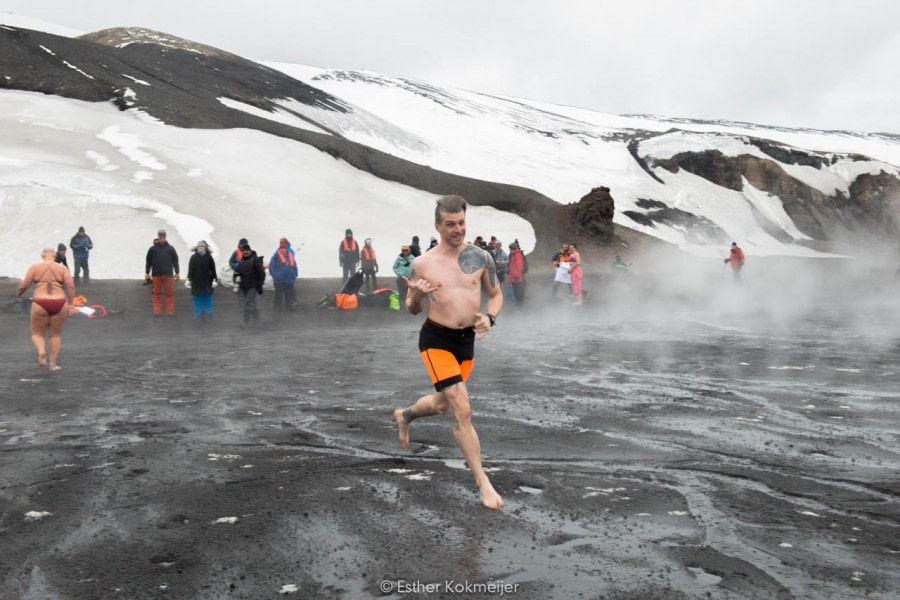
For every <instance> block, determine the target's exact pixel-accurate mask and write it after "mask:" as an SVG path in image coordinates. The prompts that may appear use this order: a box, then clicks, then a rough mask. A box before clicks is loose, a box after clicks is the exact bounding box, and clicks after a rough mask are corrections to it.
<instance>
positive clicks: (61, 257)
mask: <svg viewBox="0 0 900 600" xmlns="http://www.w3.org/2000/svg"><path fill="white" fill-rule="evenodd" d="M56 262H58V263H59V264H61V265H62V266H64V267H65V268H67V269H68V268H69V261H67V260H66V245H65V244H63V243H59V244H57V245H56Z"/></svg>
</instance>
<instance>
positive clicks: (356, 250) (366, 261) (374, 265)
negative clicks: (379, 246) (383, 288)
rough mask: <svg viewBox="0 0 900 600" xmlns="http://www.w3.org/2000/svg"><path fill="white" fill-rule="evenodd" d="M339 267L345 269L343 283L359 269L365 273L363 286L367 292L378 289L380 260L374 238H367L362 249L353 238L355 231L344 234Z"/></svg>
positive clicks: (339, 251) (339, 255) (340, 247)
mask: <svg viewBox="0 0 900 600" xmlns="http://www.w3.org/2000/svg"><path fill="white" fill-rule="evenodd" d="M338 265H339V266H340V267H341V268H342V269H343V276H342V277H343V281H344V282H346V281H347V280H348V279H350V278H351V277H352V276H353V275H354V274H356V271H357V267H359V269H360V270H362V272H363V285H364V286H365V288H366V291H368V292H371V291H373V290H376V289H378V276H377V273H378V258H377V256H376V255H375V248H374V247H373V246H372V238H366V239H365V240H364V241H363V246H362V248H360V246H359V244H358V243H357V241H356V239H355V238H354V237H353V230H352V229H347V231H345V232H344V239H343V240H341V244H340V246H338Z"/></svg>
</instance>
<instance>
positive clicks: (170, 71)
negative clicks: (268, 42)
mask: <svg viewBox="0 0 900 600" xmlns="http://www.w3.org/2000/svg"><path fill="white" fill-rule="evenodd" d="M107 31H113V30H107ZM91 39H92V37H91V36H90V35H89V36H83V38H81V39H73V38H67V37H60V36H56V35H52V34H49V33H42V32H37V31H29V30H25V29H7V28H3V29H0V54H2V56H3V57H4V61H3V62H4V64H3V68H4V73H3V74H4V76H5V77H4V78H2V79H0V87H3V88H7V89H16V90H24V91H33V92H42V93H44V94H54V95H58V96H64V97H67V98H74V99H77V100H86V101H89V102H99V101H112V102H114V103H115V104H116V105H117V106H118V107H119V108H120V109H123V110H124V109H126V108H140V109H142V110H144V111H146V112H147V113H148V114H150V115H152V116H154V117H157V118H159V119H161V120H163V121H164V122H166V123H168V124H171V125H175V126H179V127H194V128H222V127H242V126H248V123H249V122H250V121H249V120H248V119H246V117H244V116H242V115H240V114H239V111H234V110H231V109H229V108H227V107H225V106H223V105H222V104H221V102H219V100H218V99H219V98H222V97H224V98H229V99H232V100H236V101H239V102H244V103H246V104H250V105H252V106H256V107H258V108H262V109H265V110H271V108H272V106H273V105H272V103H271V101H270V100H269V99H270V98H292V99H294V100H297V101H298V102H301V103H303V104H308V105H312V106H317V107H319V108H323V109H325V110H334V111H346V110H347V108H346V106H345V105H344V104H343V103H342V102H341V101H340V100H338V99H337V98H334V97H333V96H331V95H329V94H327V93H325V92H323V91H321V90H318V89H316V88H314V87H311V86H309V85H306V84H305V83H302V82H300V81H297V80H296V79H293V78H291V77H288V76H286V75H284V74H282V73H279V72H277V71H274V70H272V69H269V68H267V67H264V66H262V65H259V64H257V63H254V62H252V61H249V60H246V59H243V58H241V57H239V56H235V55H233V54H228V53H226V52H222V51H217V52H211V51H210V52H206V51H204V49H206V48H208V47H206V46H199V45H198V46H197V47H198V48H199V49H200V50H197V49H189V48H190V46H189V43H188V42H184V44H182V45H181V46H180V47H172V46H164V45H159V44H151V43H129V44H126V45H124V46H123V47H117V46H111V45H106V44H104V43H96V42H94V41H91ZM98 39H101V40H106V41H110V42H112V41H118V42H121V41H122V39H121V37H116V38H112V39H110V38H109V36H99V37H98ZM129 89H130V90H131V93H128V92H127V90H129Z"/></svg>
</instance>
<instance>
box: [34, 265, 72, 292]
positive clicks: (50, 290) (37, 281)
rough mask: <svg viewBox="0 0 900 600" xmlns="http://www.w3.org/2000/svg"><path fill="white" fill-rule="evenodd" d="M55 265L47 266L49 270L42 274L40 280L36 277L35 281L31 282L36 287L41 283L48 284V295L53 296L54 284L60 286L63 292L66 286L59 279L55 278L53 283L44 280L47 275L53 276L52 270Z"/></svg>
mask: <svg viewBox="0 0 900 600" xmlns="http://www.w3.org/2000/svg"><path fill="white" fill-rule="evenodd" d="M53 264H55V263H50V264H48V265H47V268H46V269H45V270H44V272H43V273H41V276H40V278H37V277H35V278H34V279H32V280H31V281H32V283H34V284H35V285H37V284H39V283H46V284H47V293H48V294H52V293H53V284H54V283H55V284H57V285H59V287H60V288H62V289H63V290H65V286H64V285H63V282H62V281H60V280H59V279H57V278H56V277H55V276H54V277H53V281H46V280H45V279H44V276H45V275H46V274H47V273H50V274H51V275H52V274H53V268H52V265H53Z"/></svg>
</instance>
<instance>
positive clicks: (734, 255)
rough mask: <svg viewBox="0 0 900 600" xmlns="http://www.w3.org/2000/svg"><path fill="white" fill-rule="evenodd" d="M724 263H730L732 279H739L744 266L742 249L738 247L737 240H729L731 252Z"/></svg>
mask: <svg viewBox="0 0 900 600" xmlns="http://www.w3.org/2000/svg"><path fill="white" fill-rule="evenodd" d="M725 263H726V264H730V265H731V272H732V273H734V280H735V281H740V280H741V269H743V268H744V251H743V250H741V249H740V247H738V245H737V242H731V254H730V255H729V256H728V258H726V259H725Z"/></svg>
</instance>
